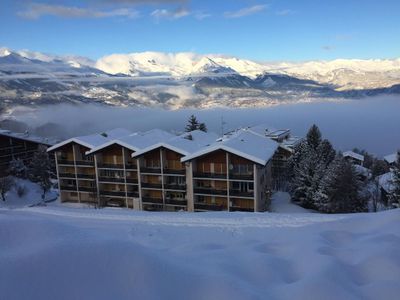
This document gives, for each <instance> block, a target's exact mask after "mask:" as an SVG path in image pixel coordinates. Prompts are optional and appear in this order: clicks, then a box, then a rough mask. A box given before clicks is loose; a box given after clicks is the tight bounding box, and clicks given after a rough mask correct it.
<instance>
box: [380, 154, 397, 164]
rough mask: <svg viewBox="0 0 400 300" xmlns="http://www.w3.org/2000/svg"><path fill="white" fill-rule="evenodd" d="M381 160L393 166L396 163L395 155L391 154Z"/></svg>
mask: <svg viewBox="0 0 400 300" xmlns="http://www.w3.org/2000/svg"><path fill="white" fill-rule="evenodd" d="M383 159H384V160H385V161H386V162H387V163H388V164H393V163H395V162H396V161H397V153H392V154H389V155H386V156H385V157H384V158H383Z"/></svg>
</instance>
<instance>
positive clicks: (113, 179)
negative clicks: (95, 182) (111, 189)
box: [99, 177, 125, 183]
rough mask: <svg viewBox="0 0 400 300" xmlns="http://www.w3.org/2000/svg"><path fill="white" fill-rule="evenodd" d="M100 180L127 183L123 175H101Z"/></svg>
mask: <svg viewBox="0 0 400 300" xmlns="http://www.w3.org/2000/svg"><path fill="white" fill-rule="evenodd" d="M99 182H116V183H125V179H124V178H121V177H99Z"/></svg>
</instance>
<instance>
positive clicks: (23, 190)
mask: <svg viewBox="0 0 400 300" xmlns="http://www.w3.org/2000/svg"><path fill="white" fill-rule="evenodd" d="M16 190H17V195H18V197H19V198H22V197H23V196H25V194H26V187H25V185H23V184H19V185H17V188H16Z"/></svg>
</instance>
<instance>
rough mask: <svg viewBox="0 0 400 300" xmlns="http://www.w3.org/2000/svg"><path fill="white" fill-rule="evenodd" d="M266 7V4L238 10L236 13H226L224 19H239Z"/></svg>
mask: <svg viewBox="0 0 400 300" xmlns="http://www.w3.org/2000/svg"><path fill="white" fill-rule="evenodd" d="M267 7H268V5H266V4H259V5H253V6H249V7H245V8H242V9H239V10H237V11H226V12H225V13H224V16H225V17H226V18H241V17H246V16H250V15H253V14H256V13H259V12H261V11H263V10H265V9H266V8H267Z"/></svg>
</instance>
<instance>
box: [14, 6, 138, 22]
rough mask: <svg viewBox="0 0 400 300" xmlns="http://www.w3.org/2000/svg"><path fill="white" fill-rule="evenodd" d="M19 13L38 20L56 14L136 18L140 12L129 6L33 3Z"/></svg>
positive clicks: (68, 16) (59, 15) (23, 16)
mask: <svg viewBox="0 0 400 300" xmlns="http://www.w3.org/2000/svg"><path fill="white" fill-rule="evenodd" d="M17 15H18V16H20V17H22V18H25V19H31V20H36V19H39V18H41V17H43V16H56V17H63V18H111V17H126V18H136V17H138V16H139V13H138V12H137V11H136V10H132V9H128V8H118V9H113V10H110V11H101V10H96V9H90V8H81V7H75V6H64V5H51V4H43V3H32V4H30V5H29V6H28V7H27V9H26V10H24V11H20V12H18V13H17Z"/></svg>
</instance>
